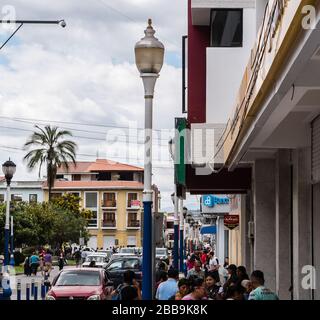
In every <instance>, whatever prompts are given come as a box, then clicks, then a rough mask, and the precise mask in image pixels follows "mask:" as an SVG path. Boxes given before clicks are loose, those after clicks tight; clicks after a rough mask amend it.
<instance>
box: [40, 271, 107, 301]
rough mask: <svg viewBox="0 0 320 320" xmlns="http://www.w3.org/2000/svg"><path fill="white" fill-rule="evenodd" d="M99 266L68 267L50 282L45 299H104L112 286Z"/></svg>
mask: <svg viewBox="0 0 320 320" xmlns="http://www.w3.org/2000/svg"><path fill="white" fill-rule="evenodd" d="M112 285H113V284H112V282H110V280H109V277H108V274H107V272H106V271H105V270H104V269H101V268H68V269H65V270H62V271H60V273H59V274H58V275H57V277H56V278H55V279H54V280H53V282H52V287H51V289H50V290H49V292H48V293H47V296H46V300H106V299H107V298H108V296H109V295H110V293H111V291H112V289H113V286H112Z"/></svg>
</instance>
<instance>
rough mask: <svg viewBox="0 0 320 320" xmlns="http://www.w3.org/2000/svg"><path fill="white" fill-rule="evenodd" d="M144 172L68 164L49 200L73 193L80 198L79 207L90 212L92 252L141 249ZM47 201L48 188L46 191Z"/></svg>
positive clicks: (105, 163) (105, 164)
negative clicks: (125, 247)
mask: <svg viewBox="0 0 320 320" xmlns="http://www.w3.org/2000/svg"><path fill="white" fill-rule="evenodd" d="M142 192H143V169H142V168H140V167H135V166H131V165H127V164H122V163H118V162H113V161H109V160H106V159H97V160H96V161H95V162H77V164H76V166H74V165H73V164H71V163H70V164H69V170H68V171H66V170H65V169H64V168H60V169H59V170H58V172H57V179H56V181H55V185H54V188H53V190H52V197H57V196H61V195H62V194H64V193H73V194H76V195H79V196H80V198H81V207H82V208H86V209H90V210H91V211H92V212H93V216H92V218H91V219H90V220H89V221H88V230H89V233H90V239H89V241H88V243H87V245H88V246H89V247H92V248H94V249H96V248H98V249H101V248H103V249H107V248H109V247H110V246H137V247H140V246H141V216H142V215H141V204H142ZM45 199H46V200H47V199H48V188H47V187H46V188H45Z"/></svg>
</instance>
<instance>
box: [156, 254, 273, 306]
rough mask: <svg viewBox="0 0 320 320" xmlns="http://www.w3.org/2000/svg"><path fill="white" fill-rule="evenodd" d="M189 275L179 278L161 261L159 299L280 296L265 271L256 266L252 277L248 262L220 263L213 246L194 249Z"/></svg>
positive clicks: (269, 297) (259, 298)
mask: <svg viewBox="0 0 320 320" xmlns="http://www.w3.org/2000/svg"><path fill="white" fill-rule="evenodd" d="M186 267H187V270H186V271H187V272H186V276H185V277H183V278H180V279H179V272H178V270H175V269H173V268H169V270H168V271H166V270H165V268H164V265H163V264H162V263H161V262H160V264H159V268H158V271H157V276H156V278H157V279H156V280H157V285H156V293H155V298H156V299H157V300H278V297H277V295H276V294H275V293H274V292H272V291H271V290H270V289H268V288H267V287H266V286H265V279H264V274H263V272H262V271H260V270H255V271H253V272H252V273H251V275H250V277H249V275H248V274H247V270H246V268H245V267H244V266H236V265H234V264H230V265H229V261H228V258H226V259H225V261H224V264H223V265H220V262H219V260H218V258H217V257H216V256H215V254H214V252H213V251H211V250H203V251H196V252H193V253H190V254H189V255H188V257H187V261H186Z"/></svg>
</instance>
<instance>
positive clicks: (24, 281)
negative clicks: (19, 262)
mask: <svg viewBox="0 0 320 320" xmlns="http://www.w3.org/2000/svg"><path fill="white" fill-rule="evenodd" d="M68 268H70V267H68V266H66V267H64V269H68ZM58 273H59V267H58V266H54V267H53V270H52V271H51V273H50V278H49V280H50V282H52V280H53V279H54V278H55V276H56V275H57V274H58ZM14 280H15V282H14V283H13V288H12V296H11V299H12V300H17V283H18V281H19V280H20V281H21V300H26V286H27V283H29V284H30V290H31V283H32V280H34V281H35V283H36V284H37V285H38V300H41V281H42V280H43V277H42V276H41V273H40V272H38V273H37V276H31V277H27V276H26V275H24V274H20V275H17V276H16V277H14ZM30 292H31V291H30ZM33 299H34V297H33V296H31V294H30V300H33Z"/></svg>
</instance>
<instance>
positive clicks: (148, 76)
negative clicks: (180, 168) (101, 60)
mask: <svg viewBox="0 0 320 320" xmlns="http://www.w3.org/2000/svg"><path fill="white" fill-rule="evenodd" d="M144 33H145V37H144V38H142V39H141V40H140V41H138V42H137V43H136V45H135V59H136V65H137V68H138V70H139V72H140V76H141V78H142V81H143V85H144V91H145V95H144V98H145V109H146V110H145V154H144V191H143V209H144V213H143V217H144V229H143V262H142V272H143V279H142V296H143V299H144V300H151V299H152V287H153V282H152V274H153V269H154V268H153V263H152V262H153V258H152V257H153V252H154V250H155V249H154V244H153V235H152V211H151V206H152V189H151V186H152V105H153V95H154V87H155V84H156V81H157V78H158V77H159V72H160V71H161V68H162V66H163V59H164V46H163V44H162V43H161V42H160V41H159V40H158V39H157V38H155V37H154V34H155V31H154V29H153V27H152V20H151V19H149V20H148V27H147V29H146V30H145V32H144Z"/></svg>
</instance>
